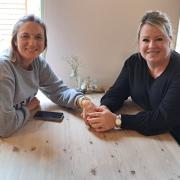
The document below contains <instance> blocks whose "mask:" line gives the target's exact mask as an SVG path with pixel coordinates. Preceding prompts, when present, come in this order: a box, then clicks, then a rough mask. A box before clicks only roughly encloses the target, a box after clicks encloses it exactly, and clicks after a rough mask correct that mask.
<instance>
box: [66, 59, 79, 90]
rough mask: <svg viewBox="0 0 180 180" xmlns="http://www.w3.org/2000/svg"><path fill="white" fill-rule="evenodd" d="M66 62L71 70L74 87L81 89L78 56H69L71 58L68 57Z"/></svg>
mask: <svg viewBox="0 0 180 180" xmlns="http://www.w3.org/2000/svg"><path fill="white" fill-rule="evenodd" d="M65 60H66V62H67V63H68V64H69V66H70V68H71V73H70V78H71V80H72V81H73V85H72V86H74V87H75V88H79V87H80V76H79V67H80V61H79V58H78V57H77V56H69V57H66V58H65Z"/></svg>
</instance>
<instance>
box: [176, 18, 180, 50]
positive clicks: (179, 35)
mask: <svg viewBox="0 0 180 180" xmlns="http://www.w3.org/2000/svg"><path fill="white" fill-rule="evenodd" d="M176 51H177V52H179V53H180V20H179V28H178V33H177V40H176Z"/></svg>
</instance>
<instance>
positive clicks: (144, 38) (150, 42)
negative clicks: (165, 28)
mask: <svg viewBox="0 0 180 180" xmlns="http://www.w3.org/2000/svg"><path fill="white" fill-rule="evenodd" d="M170 44H171V38H169V37H167V36H166V35H165V34H164V33H163V32H162V31H161V30H160V29H159V28H157V27H155V26H152V25H149V24H145V25H144V26H143V27H142V28H141V31H140V37H139V51H140V53H141V55H142V56H143V58H144V59H145V60H146V61H147V62H149V63H151V64H153V63H154V64H158V63H162V62H163V61H165V60H167V59H169V55H170Z"/></svg>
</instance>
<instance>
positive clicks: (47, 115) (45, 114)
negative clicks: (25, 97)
mask: <svg viewBox="0 0 180 180" xmlns="http://www.w3.org/2000/svg"><path fill="white" fill-rule="evenodd" d="M63 118H64V114H63V113H62V112H50V111H38V112H37V113H36V114H35V115H34V119H37V120H44V121H51V122H62V120H63Z"/></svg>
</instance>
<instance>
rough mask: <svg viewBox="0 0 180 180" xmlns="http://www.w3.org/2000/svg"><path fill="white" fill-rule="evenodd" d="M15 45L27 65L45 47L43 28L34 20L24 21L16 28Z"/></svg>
mask: <svg viewBox="0 0 180 180" xmlns="http://www.w3.org/2000/svg"><path fill="white" fill-rule="evenodd" d="M15 45H16V48H17V51H18V53H19V55H20V56H21V61H24V64H26V65H27V66H28V65H29V64H31V63H32V61H33V60H34V59H35V58H36V57H38V56H39V54H41V53H42V52H43V50H44V48H45V37H44V29H43V28H42V27H41V25H39V24H37V23H36V22H31V21H29V22H26V23H24V24H23V25H22V26H21V27H20V28H19V30H18V33H17V40H16V42H15Z"/></svg>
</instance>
